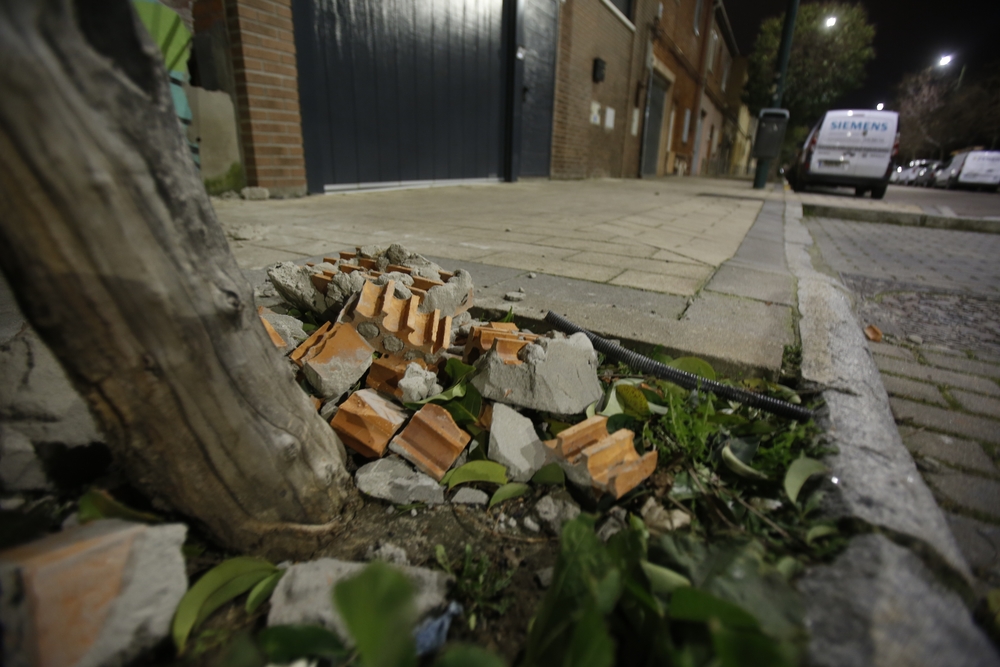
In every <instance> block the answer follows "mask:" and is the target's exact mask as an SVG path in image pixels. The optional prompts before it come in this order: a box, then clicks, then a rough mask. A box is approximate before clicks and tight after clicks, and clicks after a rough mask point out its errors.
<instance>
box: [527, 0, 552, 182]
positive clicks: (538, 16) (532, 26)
mask: <svg viewBox="0 0 1000 667" xmlns="http://www.w3.org/2000/svg"><path fill="white" fill-rule="evenodd" d="M523 12H524V21H523V25H524V48H525V52H524V84H523V89H522V100H523V103H522V107H521V175H522V176H548V175H549V169H550V160H551V150H552V110H553V95H554V92H555V77H556V38H557V35H558V30H559V0H524V6H523Z"/></svg>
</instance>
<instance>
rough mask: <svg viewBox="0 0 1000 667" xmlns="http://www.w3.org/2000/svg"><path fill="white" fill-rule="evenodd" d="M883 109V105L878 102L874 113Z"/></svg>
mask: <svg viewBox="0 0 1000 667" xmlns="http://www.w3.org/2000/svg"><path fill="white" fill-rule="evenodd" d="M884 108H885V105H884V104H882V103H881V102H879V103H878V104H876V105H875V110H876V111H881V110H882V109H884Z"/></svg>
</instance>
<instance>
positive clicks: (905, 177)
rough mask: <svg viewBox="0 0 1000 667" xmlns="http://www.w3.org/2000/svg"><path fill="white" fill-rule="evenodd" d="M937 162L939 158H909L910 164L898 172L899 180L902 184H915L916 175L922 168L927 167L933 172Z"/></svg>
mask: <svg viewBox="0 0 1000 667" xmlns="http://www.w3.org/2000/svg"><path fill="white" fill-rule="evenodd" d="M939 164H941V161H940V160H911V161H910V165H909V166H908V167H907V168H906V169H904V170H903V173H902V174H900V178H899V182H900V183H902V184H904V185H916V180H917V176H918V175H919V174H920V172H921V170H922V169H925V168H929V169H930V171H931V172H932V173H933V171H934V168H935V167H937V166H938V165H939Z"/></svg>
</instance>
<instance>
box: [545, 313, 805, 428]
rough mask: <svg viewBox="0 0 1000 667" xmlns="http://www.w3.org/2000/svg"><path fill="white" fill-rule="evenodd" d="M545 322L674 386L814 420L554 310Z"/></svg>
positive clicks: (779, 402)
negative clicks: (628, 345) (680, 366)
mask: <svg viewBox="0 0 1000 667" xmlns="http://www.w3.org/2000/svg"><path fill="white" fill-rule="evenodd" d="M545 321H546V322H548V323H549V324H551V325H553V326H555V327H556V328H558V329H561V330H562V331H565V332H568V333H582V334H584V335H585V336H586V337H587V338H589V339H590V342H591V343H593V345H594V349H596V350H598V351H599V352H603V353H604V355H605V356H606V357H608V358H609V359H612V360H614V361H621V362H624V363H626V364H628V365H629V366H631V367H632V368H634V369H636V370H638V371H641V372H642V373H645V374H647V375H655V376H656V377H658V378H660V379H662V380H670V381H671V382H673V383H674V384H676V385H679V386H681V387H683V388H685V389H699V390H704V391H710V392H712V393H713V394H715V395H716V396H719V397H721V398H725V399H727V400H730V401H736V402H738V403H742V404H743V405H749V406H750V407H752V408H758V409H760V410H764V411H766V412H770V413H771V414H774V415H778V416H780V417H786V418H788V419H794V420H796V421H801V422H805V421H809V420H810V419H812V418H813V413H812V410H809V409H807V408H804V407H802V406H800V405H795V404H793V403H789V402H787V401H782V400H780V399H777V398H773V397H771V396H765V395H764V394H755V393H753V392H750V391H744V390H743V389H739V388H737V387H732V386H730V385H728V384H722V383H721V382H716V381H714V380H709V379H708V378H703V377H699V376H697V375H694V374H693V373H688V372H687V371H682V370H680V369H678V368H672V367H670V366H667V365H665V364H661V363H660V362H658V361H654V360H653V359H650V358H649V357H645V356H643V355H641V354H637V353H635V352H633V351H632V350H626V349H625V348H624V347H622V346H621V345H618V344H617V343H612V342H611V341H608V340H604V339H603V338H601V337H600V336H597V335H596V334H593V333H591V332H589V331H587V330H586V329H581V328H580V327H578V326H576V325H575V324H573V323H572V322H570V321H569V320H567V319H566V318H565V317H562V316H560V315H557V314H556V313H553V312H552V311H551V310H550V311H549V312H548V314H547V315H546V316H545Z"/></svg>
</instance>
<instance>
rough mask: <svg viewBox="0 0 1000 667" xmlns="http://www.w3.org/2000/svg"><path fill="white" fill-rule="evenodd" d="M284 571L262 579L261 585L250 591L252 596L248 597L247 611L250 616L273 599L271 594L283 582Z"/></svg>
mask: <svg viewBox="0 0 1000 667" xmlns="http://www.w3.org/2000/svg"><path fill="white" fill-rule="evenodd" d="M284 574H285V571H284V570H278V571H277V572H275V573H274V574H272V575H271V576H269V577H267V578H266V579H262V580H261V581H260V583H259V584H257V585H256V586H254V587H253V590H251V591H250V595H248V596H247V605H246V610H247V613H248V614H252V613H254V612H255V611H257V607H259V606H261V605H262V604H264V602H265V601H266V600H267V599H268V598H269V597H271V593H273V592H274V589H275V587H276V586H277V585H278V582H279V581H281V577H282V576H284Z"/></svg>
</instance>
